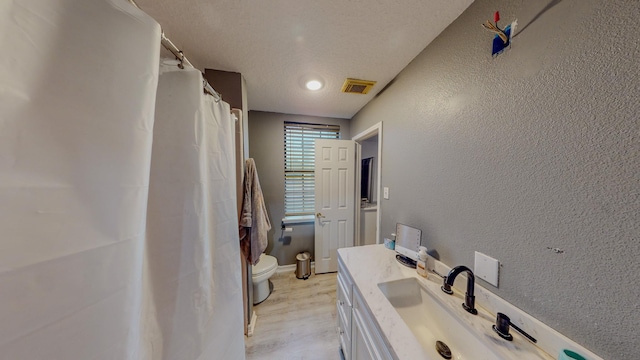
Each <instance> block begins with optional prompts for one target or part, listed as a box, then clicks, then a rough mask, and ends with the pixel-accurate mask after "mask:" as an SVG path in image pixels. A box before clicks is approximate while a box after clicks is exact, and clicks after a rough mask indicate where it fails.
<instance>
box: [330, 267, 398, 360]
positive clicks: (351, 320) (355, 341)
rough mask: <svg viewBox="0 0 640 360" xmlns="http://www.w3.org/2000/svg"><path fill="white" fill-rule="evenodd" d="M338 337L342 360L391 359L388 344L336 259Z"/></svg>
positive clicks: (346, 272)
mask: <svg viewBox="0 0 640 360" xmlns="http://www.w3.org/2000/svg"><path fill="white" fill-rule="evenodd" d="M337 306H338V316H337V317H338V336H339V337H340V348H341V349H342V354H343V356H344V359H345V360H351V359H353V360H391V359H393V357H392V356H391V354H390V352H389V350H388V349H387V346H386V344H385V342H384V340H383V337H382V335H381V334H380V332H379V330H378V328H377V327H376V325H375V322H374V320H373V317H372V315H371V313H370V312H369V310H368V308H367V307H366V305H365V303H364V301H363V299H362V295H361V294H360V292H359V291H358V288H357V287H356V286H354V285H353V281H352V280H351V276H350V275H349V273H348V271H347V270H346V268H345V267H344V264H342V263H341V261H340V260H338V284H337Z"/></svg>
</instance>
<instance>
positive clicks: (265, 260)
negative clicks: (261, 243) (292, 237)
mask: <svg viewBox="0 0 640 360" xmlns="http://www.w3.org/2000/svg"><path fill="white" fill-rule="evenodd" d="M277 266H278V260H277V259H276V258H275V257H273V256H271V255H265V254H261V255H260V261H258V263H257V264H256V265H253V267H252V269H251V270H252V274H253V277H256V276H259V275H262V274H264V273H266V272H269V271H271V270H273V269H274V268H276V267H277Z"/></svg>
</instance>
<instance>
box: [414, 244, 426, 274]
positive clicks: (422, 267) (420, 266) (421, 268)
mask: <svg viewBox="0 0 640 360" xmlns="http://www.w3.org/2000/svg"><path fill="white" fill-rule="evenodd" d="M416 272H417V273H418V275H420V276H422V277H427V248H426V247H424V246H420V247H419V248H418V263H417V264H416Z"/></svg>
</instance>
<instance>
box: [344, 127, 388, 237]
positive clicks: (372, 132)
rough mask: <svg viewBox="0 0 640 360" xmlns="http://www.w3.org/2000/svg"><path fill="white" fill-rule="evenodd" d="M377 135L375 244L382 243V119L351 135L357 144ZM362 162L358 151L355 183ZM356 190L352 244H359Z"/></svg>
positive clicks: (358, 194)
mask: <svg viewBox="0 0 640 360" xmlns="http://www.w3.org/2000/svg"><path fill="white" fill-rule="evenodd" d="M376 135H377V136H378V158H377V159H376V166H377V169H378V173H377V174H376V181H377V187H376V204H378V209H377V210H376V244H382V241H381V238H380V219H381V213H382V211H381V210H382V203H381V202H380V199H381V197H380V194H381V193H382V121H380V122H378V123H376V124H375V125H373V126H371V127H370V128H368V129H366V130H364V131H363V132H361V133H359V134H357V135H356V136H353V137H352V138H351V140H354V141H355V142H357V143H358V144H360V143H361V142H363V141H365V140H367V139H370V138H372V137H374V136H376ZM361 162H362V153H361V152H360V151H358V152H356V174H355V175H356V184H360V178H361V176H360V175H361V174H360V172H361V170H360V164H361ZM356 192H357V194H356V195H357V198H358V199H357V201H356V213H355V220H356V221H355V236H356V238H355V239H354V244H355V245H356V246H361V245H362V244H360V213H361V212H360V192H359V190H358V189H356Z"/></svg>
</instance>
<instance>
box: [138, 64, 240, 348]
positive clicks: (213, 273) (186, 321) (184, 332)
mask: <svg viewBox="0 0 640 360" xmlns="http://www.w3.org/2000/svg"><path fill="white" fill-rule="evenodd" d="M234 129H235V128H234V124H233V122H232V120H231V113H230V108H229V104H227V103H225V102H224V101H218V102H216V101H215V100H214V99H213V97H212V96H210V95H203V92H202V74H201V73H200V71H198V70H195V69H184V70H181V69H179V68H178V67H177V66H176V64H175V63H174V62H173V61H169V62H168V65H162V66H161V68H160V80H159V83H158V94H157V103H156V121H155V125H154V130H153V132H154V134H153V151H152V161H151V180H150V189H149V211H148V212H147V244H146V246H147V257H146V259H145V260H146V262H145V265H146V266H145V271H146V272H145V274H146V275H147V276H145V280H146V284H147V285H148V291H145V296H146V301H145V309H146V312H145V322H144V325H145V331H144V332H145V336H146V337H147V339H146V342H147V344H148V345H149V346H148V349H149V351H150V355H151V356H150V357H149V358H152V359H160V358H162V359H176V360H179V359H203V360H205V359H244V335H243V332H244V329H243V323H242V319H243V314H242V283H241V269H240V250H239V246H238V225H237V224H238V217H237V209H236V192H235V158H234V156H235V155H234V152H233V151H232V150H233V141H234Z"/></svg>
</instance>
